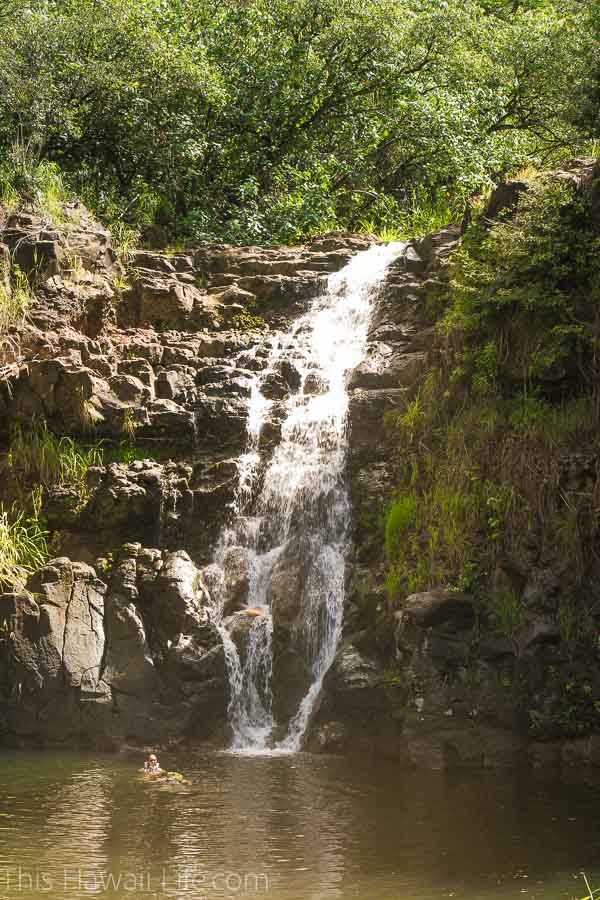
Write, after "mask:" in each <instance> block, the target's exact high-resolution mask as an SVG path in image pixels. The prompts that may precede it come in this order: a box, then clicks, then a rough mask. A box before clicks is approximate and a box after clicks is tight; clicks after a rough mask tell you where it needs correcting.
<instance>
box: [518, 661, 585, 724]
mask: <svg viewBox="0 0 600 900" xmlns="http://www.w3.org/2000/svg"><path fill="white" fill-rule="evenodd" d="M546 692H547V699H546V702H545V704H544V706H543V707H542V708H540V709H532V710H530V712H529V724H530V729H531V732H532V733H533V734H534V735H536V736H539V737H544V738H548V737H581V736H582V735H585V734H589V733H590V732H594V731H596V730H597V729H598V727H599V726H600V699H599V698H598V695H597V692H596V691H595V690H594V673H592V672H590V673H589V675H588V677H585V676H583V675H580V674H579V675H576V674H575V673H573V674H571V675H569V674H567V675H565V673H564V672H563V671H561V670H559V669H557V668H555V667H554V666H550V667H549V668H548V670H547V673H546Z"/></svg>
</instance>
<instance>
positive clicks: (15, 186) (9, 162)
mask: <svg viewBox="0 0 600 900" xmlns="http://www.w3.org/2000/svg"><path fill="white" fill-rule="evenodd" d="M69 199H70V194H69V191H68V190H67V188H66V186H65V183H64V181H63V178H62V175H61V172H60V169H59V167H58V166H57V165H56V163H53V162H47V161H42V162H39V161H38V160H37V159H36V157H35V153H34V152H33V151H32V149H31V147H29V146H28V145H27V144H26V143H23V142H17V143H15V144H14V145H13V147H12V148H11V149H10V151H9V153H8V154H7V155H6V158H5V159H4V161H3V162H2V164H1V165H0V203H2V205H3V206H4V207H6V208H7V209H8V210H9V211H14V210H15V209H18V208H19V207H20V206H23V205H26V206H31V207H33V208H34V209H35V210H36V212H38V213H40V214H41V215H42V216H43V217H45V218H48V219H51V220H52V221H54V222H61V221H63V220H64V210H63V206H64V204H65V202H66V201H67V200H69Z"/></svg>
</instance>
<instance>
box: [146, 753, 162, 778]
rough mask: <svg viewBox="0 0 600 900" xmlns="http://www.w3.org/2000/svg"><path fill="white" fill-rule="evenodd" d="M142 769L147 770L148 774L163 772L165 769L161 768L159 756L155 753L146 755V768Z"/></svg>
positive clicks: (160, 773)
mask: <svg viewBox="0 0 600 900" xmlns="http://www.w3.org/2000/svg"><path fill="white" fill-rule="evenodd" d="M140 771H141V772H145V773H146V774H147V775H162V774H163V769H161V767H160V763H159V761H158V757H157V756H156V754H155V753H149V754H148V756H147V757H146V762H145V763H144V768H143V769H140Z"/></svg>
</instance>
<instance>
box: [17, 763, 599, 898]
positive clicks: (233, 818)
mask: <svg viewBox="0 0 600 900" xmlns="http://www.w3.org/2000/svg"><path fill="white" fill-rule="evenodd" d="M163 763H166V764H168V766H169V767H170V768H177V769H179V770H182V771H185V772H186V774H187V775H189V777H190V778H191V779H192V780H193V784H191V785H190V786H188V787H171V786H165V785H157V784H147V783H142V782H140V781H139V780H138V779H137V777H136V766H137V765H138V764H139V760H137V759H130V760H124V759H122V758H118V759H116V758H107V757H94V756H84V755H65V754H64V753H61V754H53V753H47V754H27V753H14V754H13V753H4V754H1V755H0V767H1V772H0V897H1V898H2V900H5V898H9V900H10V898H14V900H17V898H20V900H31V898H33V897H36V898H38V897H47V898H50V900H56V898H59V897H69V898H73V900H79V898H89V897H95V898H103V897H107V898H113V900H114V898H117V897H118V898H127V897H131V896H136V897H142V898H143V897H146V898H148V900H151V898H154V900H162V898H174V900H200V898H209V900H214V898H226V897H227V898H230V897H243V898H252V900H254V898H257V897H267V898H272V900H305V898H307V900H308V898H315V900H317V898H318V900H328V898H361V900H424V898H428V900H429V898H438V897H440V898H441V897H454V898H464V900H484V898H485V900H497V898H517V897H530V898H534V897H535V898H544V900H551V898H562V897H565V898H571V897H577V898H580V897H583V896H584V895H585V893H586V891H585V885H584V883H583V880H582V879H581V876H580V873H581V872H582V871H585V872H586V873H587V875H588V877H589V879H590V881H591V882H592V887H598V888H600V775H597V776H596V777H595V779H594V778H593V777H592V776H590V777H589V778H586V777H585V776H583V775H581V774H578V775H575V774H569V775H563V776H560V775H559V774H558V773H556V772H549V773H544V774H539V773H538V774H536V773H516V774H515V773H494V774H480V773H477V774H473V773H460V774H456V773H454V774H451V775H450V774H447V775H444V774H441V773H422V772H406V771H400V770H397V769H396V768H395V767H394V766H393V765H389V764H383V763H381V762H380V761H376V762H375V761H373V760H369V759H366V760H363V761H361V762H360V763H359V762H356V761H347V760H344V759H338V758H324V757H311V756H308V755H298V756H288V757H278V758H272V757H271V758H269V757H266V758H265V757H263V758H261V757H258V758H248V757H236V756H231V755H227V754H213V755H207V756H192V755H189V756H187V755H181V756H171V757H167V756H164V757H163ZM111 879H112V881H111ZM599 896H600V895H599Z"/></svg>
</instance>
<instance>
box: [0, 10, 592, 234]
mask: <svg viewBox="0 0 600 900" xmlns="http://www.w3.org/2000/svg"><path fill="white" fill-rule="evenodd" d="M599 31H600V25H599V23H598V16H597V10H596V8H595V5H594V4H592V3H589V2H583V3H580V2H574V0H568V2H566V3H565V2H561V3H558V2H554V0H543V2H529V0H524V2H520V0H517V2H516V3H512V2H511V3H507V2H504V0H480V2H473V0H469V2H466V3H465V2H462V0H460V2H458V0H449V2H441V0H335V2H334V0H319V2H318V3H317V2H316V0H269V2H266V0H249V2H247V3H243V4H242V3H239V2H237V0H225V2H219V3H216V2H215V3H203V4H198V3H197V2H196V0H172V2H169V3H164V2H159V0H135V2H130V0H60V2H54V0H8V2H5V3H4V4H3V5H2V29H1V32H0V67H1V68H2V72H3V78H2V84H1V85H0V163H1V165H0V185H2V193H3V194H4V198H5V202H7V201H10V199H11V198H13V199H14V198H15V197H17V196H19V197H25V198H29V199H32V200H35V199H36V193H38V194H39V185H40V174H42V175H44V178H45V180H46V182H47V185H46V187H47V188H48V189H49V190H50V195H52V194H54V195H55V194H56V190H57V181H56V179H57V174H58V171H59V170H60V171H61V172H62V173H63V176H64V179H65V183H66V184H67V185H68V186H69V187H70V189H72V190H74V191H75V192H76V193H77V194H78V195H79V196H81V197H82V199H84V200H85V201H86V202H88V204H91V205H92V206H94V207H95V208H96V210H98V211H99V212H100V214H101V215H102V216H103V217H105V218H107V219H108V220H109V221H112V222H113V223H115V224H116V225H118V227H119V228H121V229H123V228H125V227H126V226H128V225H132V224H133V225H135V226H137V227H144V226H150V225H159V226H162V227H164V228H166V233H167V234H170V235H173V234H178V235H179V236H181V237H195V238H209V239H220V238H225V239H227V240H233V241H255V242H268V241H272V240H277V241H282V242H287V243H290V242H293V241H295V240H297V239H298V238H300V237H302V236H305V235H310V234H314V233H317V232H322V231H325V230H327V229H329V228H333V227H336V226H351V227H352V228H356V229H358V228H368V229H372V228H376V229H377V228H378V229H384V230H386V233H390V229H393V230H394V231H395V232H398V231H400V232H402V231H407V230H408V231H414V229H415V228H422V229H424V230H426V229H427V227H428V224H430V223H431V222H432V221H435V220H436V219H439V217H440V215H442V214H443V215H448V211H449V210H454V209H457V208H459V207H460V205H461V204H462V202H463V201H464V199H465V198H466V197H467V196H468V195H470V194H471V193H472V192H473V191H474V190H477V189H478V188H479V187H481V186H482V185H485V184H486V183H487V181H488V180H489V178H490V176H493V177H494V178H496V179H497V178H498V176H500V175H501V174H502V173H504V172H507V171H509V170H511V169H512V168H514V166H515V165H518V164H520V163H522V162H523V161H524V160H526V159H530V158H533V159H542V160H547V159H548V158H550V157H552V155H555V154H557V153H561V152H564V151H565V149H567V148H568V149H573V148H576V147H578V146H580V145H581V144H582V143H584V142H585V141H586V140H589V139H590V138H594V137H595V136H596V135H597V133H598V121H597V111H596V105H595V102H594V98H595V97H596V96H597V92H598V87H597V85H598V65H597V58H596V54H595V49H594V48H595V44H596V38H597V35H598V32H599ZM1 157H3V159H2V158H1ZM40 164H41V165H42V167H43V168H42V169H41V170H40ZM48 167H50V168H48ZM57 167H58V168H57ZM42 180H43V179H42ZM49 182H52V184H50V183H49ZM38 199H40V198H39V197H38ZM50 200H52V196H50ZM154 234H155V236H156V229H155V231H154Z"/></svg>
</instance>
